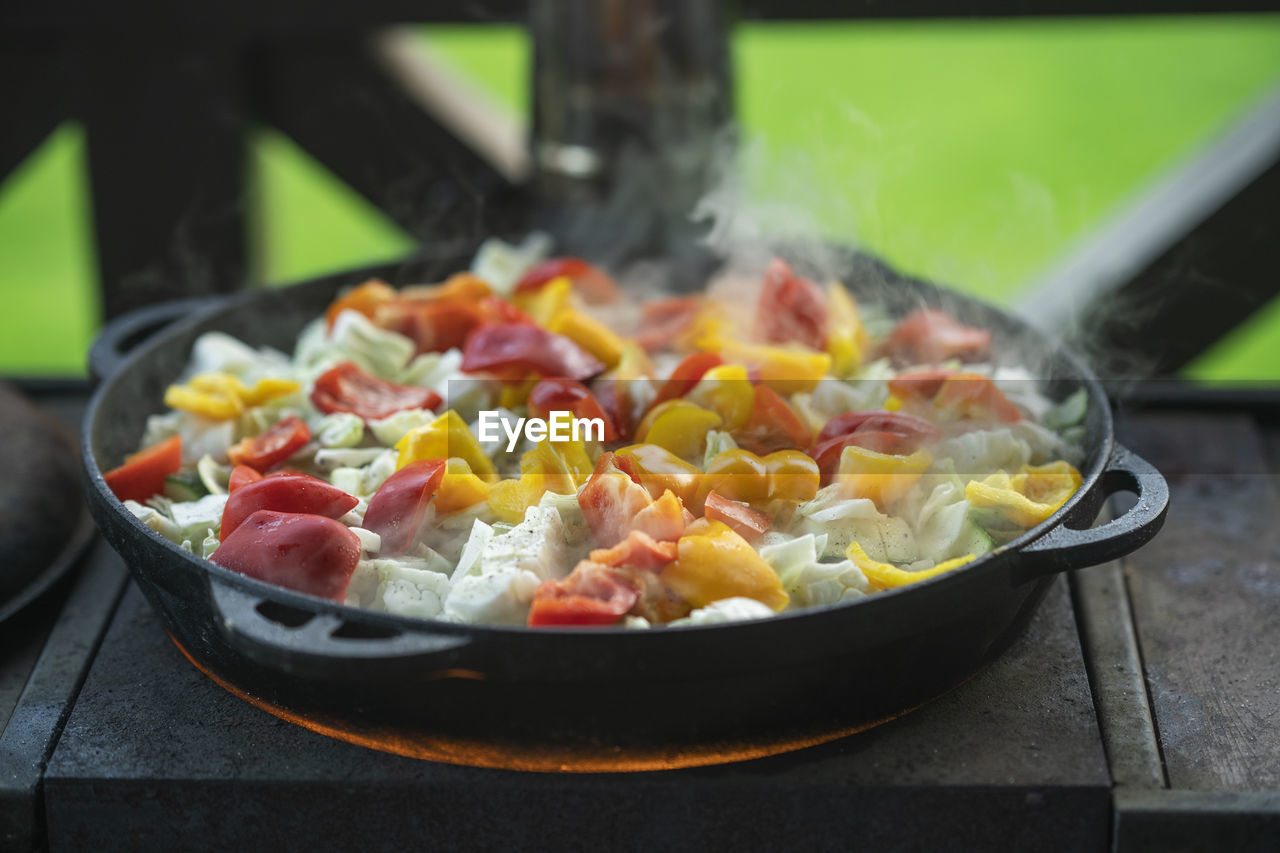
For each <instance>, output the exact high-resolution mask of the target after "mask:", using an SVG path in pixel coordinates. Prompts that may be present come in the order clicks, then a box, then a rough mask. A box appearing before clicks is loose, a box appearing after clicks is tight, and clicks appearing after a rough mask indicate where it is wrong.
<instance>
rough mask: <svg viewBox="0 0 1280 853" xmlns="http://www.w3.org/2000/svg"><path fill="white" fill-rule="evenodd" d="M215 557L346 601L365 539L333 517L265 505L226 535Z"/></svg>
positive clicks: (248, 571) (271, 580) (276, 581)
mask: <svg viewBox="0 0 1280 853" xmlns="http://www.w3.org/2000/svg"><path fill="white" fill-rule="evenodd" d="M209 559H210V560H211V561H213V562H215V563H217V564H218V565H220V566H223V567H225V568H228V569H231V570H232V571H233V572H239V573H240V574H242V575H248V576H249V577H251V578H257V579H258V580H260V581H266V582H267V583H270V584H275V585H276V586H282V587H285V588H286V589H292V590H297V591H298V592H305V593H307V594H308V595H315V596H319V597H320V598H327V599H329V600H331V601H337V602H341V601H342V600H343V598H344V596H345V595H346V591H347V584H349V583H350V582H351V573H352V572H354V571H355V570H356V564H357V563H359V562H360V540H359V539H357V538H356V535H355V534H354V533H352V532H351V530H350V529H349V528H347V527H345V526H344V525H342V524H340V523H338V522H336V521H334V520H333V519H332V518H325V517H324V516H322V515H308V514H300V513H288V512H275V511H273V510H268V509H260V510H258V511H257V512H255V513H253V515H250V516H249V517H248V518H246V519H245V520H244V521H243V523H241V524H240V525H239V526H237V527H236V529H235V530H234V531H233V532H232V533H231V534H230V535H229V536H223V537H222V544H220V545H219V546H218V549H217V550H216V551H214V552H213V554H212V555H210V557H209Z"/></svg>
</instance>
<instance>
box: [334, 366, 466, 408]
mask: <svg viewBox="0 0 1280 853" xmlns="http://www.w3.org/2000/svg"><path fill="white" fill-rule="evenodd" d="M311 402H312V404H314V405H315V407H316V408H317V409H319V410H320V411H322V412H326V413H330V414H331V413H333V412H350V413H351V414H353V415H359V416H360V417H362V418H364V419H365V420H366V421H370V420H377V419H379V418H385V417H388V416H389V415H394V414H395V413H396V412H402V411H404V410H405V409H434V408H435V407H436V406H439V405H440V402H441V398H440V395H439V394H437V393H436V392H435V391H432V390H431V389H430V388H421V387H418V386H415V385H399V384H397V383H395V382H388V381H387V380H385V379H381V378H379V377H377V376H374V375H373V374H371V373H366V372H365V371H363V370H361V369H360V368H359V367H357V366H356V365H355V364H354V363H353V362H350V361H344V362H342V363H341V364H339V365H336V366H335V367H331V368H329V369H328V370H326V371H325V372H324V373H322V374H320V377H319V378H318V379H316V384H315V387H314V388H313V389H312V390H311Z"/></svg>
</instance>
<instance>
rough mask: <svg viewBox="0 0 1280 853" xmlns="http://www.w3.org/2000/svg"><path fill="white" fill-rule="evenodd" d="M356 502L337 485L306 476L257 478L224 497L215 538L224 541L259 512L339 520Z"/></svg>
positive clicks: (282, 475) (291, 475)
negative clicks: (219, 523) (217, 535)
mask: <svg viewBox="0 0 1280 853" xmlns="http://www.w3.org/2000/svg"><path fill="white" fill-rule="evenodd" d="M249 470H253V469H249ZM358 503H359V501H358V500H356V499H355V498H354V497H353V496H351V495H349V494H347V493H346V492H344V491H342V489H339V488H338V487H337V486H334V485H332V484H330V483H326V482H325V481H324V480H319V479H317V478H315V477H310V476H307V475H306V474H277V475H272V476H270V477H261V478H259V479H258V480H256V481H254V482H252V483H246V484H244V485H241V486H239V487H237V488H236V489H235V490H234V491H232V492H231V494H230V495H229V496H228V497H227V504H226V506H225V507H223V510H222V528H221V531H220V532H219V537H220V538H222V539H226V538H227V536H228V534H230V533H232V532H234V531H235V529H236V528H237V527H239V526H240V525H241V524H242V523H244V520H245V519H246V518H248V517H249V516H251V515H253V514H254V513H255V512H257V511H258V510H260V509H269V510H274V511H275V512H294V513H299V512H300V513H310V514H312V515H323V516H325V517H326V518H339V517H341V516H343V515H346V514H347V513H348V512H350V511H351V510H353V509H355V507H356V504H358Z"/></svg>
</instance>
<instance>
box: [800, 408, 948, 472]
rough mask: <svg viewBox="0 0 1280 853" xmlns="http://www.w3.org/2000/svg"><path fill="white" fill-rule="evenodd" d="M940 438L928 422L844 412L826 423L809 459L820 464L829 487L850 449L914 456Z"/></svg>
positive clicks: (891, 414) (896, 415)
mask: <svg viewBox="0 0 1280 853" xmlns="http://www.w3.org/2000/svg"><path fill="white" fill-rule="evenodd" d="M940 435H941V433H940V431H939V430H938V428H937V427H936V426H934V425H933V424H931V423H929V422H928V421H926V420H923V419H921V418H917V417H913V416H911V415H904V414H902V413H900V412H845V413H844V414H840V415H836V416H835V417H834V418H832V419H831V420H829V421H827V424H826V426H824V427H823V428H822V431H821V432H819V433H818V437H817V439H815V440H814V443H813V447H811V448H810V449H809V455H810V456H812V457H813V459H814V461H816V462H817V463H818V471H819V472H820V473H821V475H822V482H823V483H827V482H830V481H831V478H832V476H834V475H835V472H836V469H837V468H838V467H839V466H840V454H841V453H843V452H844V449H845V448H846V447H848V446H849V445H855V446H857V447H865V448H867V449H868V450H874V451H876V452H877V453H889V454H893V455H895V456H898V455H904V454H908V453H912V452H914V451H915V450H916V448H918V447H919V446H920V445H921V444H923V443H925V442H927V441H933V440H936V439H937V438H939V437H940Z"/></svg>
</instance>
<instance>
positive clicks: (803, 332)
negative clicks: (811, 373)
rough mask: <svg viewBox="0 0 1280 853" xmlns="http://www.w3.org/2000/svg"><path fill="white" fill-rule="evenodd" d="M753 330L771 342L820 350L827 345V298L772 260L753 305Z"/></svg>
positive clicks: (775, 259) (783, 263)
mask: <svg viewBox="0 0 1280 853" xmlns="http://www.w3.org/2000/svg"><path fill="white" fill-rule="evenodd" d="M756 331H757V333H758V334H759V335H760V337H761V338H763V339H764V340H766V341H769V342H771V343H779V344H785V343H791V342H795V343H799V344H803V345H804V346H807V347H809V348H811V349H816V350H820V349H823V348H824V347H825V346H826V344H827V295H826V294H825V293H823V292H822V288H821V287H818V285H817V284H816V283H814V282H813V281H810V280H809V279H807V278H804V277H803V276H798V275H796V274H795V273H794V272H792V271H791V267H790V265H788V264H787V262H786V261H784V260H782V259H781V258H774V259H773V260H772V261H770V262H769V266H768V267H766V268H765V271H764V287H763V288H762V289H761V291H760V298H759V300H758V301H757V303H756Z"/></svg>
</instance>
